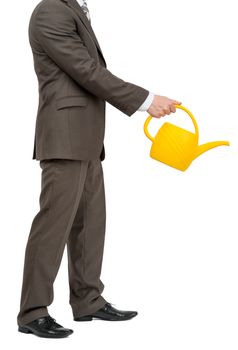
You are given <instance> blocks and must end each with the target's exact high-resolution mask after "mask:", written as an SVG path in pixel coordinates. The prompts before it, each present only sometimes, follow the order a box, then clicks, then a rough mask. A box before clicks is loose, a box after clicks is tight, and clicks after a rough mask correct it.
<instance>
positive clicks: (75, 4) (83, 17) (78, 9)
mask: <svg viewBox="0 0 238 350" xmlns="http://www.w3.org/2000/svg"><path fill="white" fill-rule="evenodd" d="M63 1H64V2H66V3H67V4H68V5H69V6H70V7H71V8H72V9H73V10H74V11H75V12H76V14H77V15H78V16H79V17H80V19H81V21H82V22H83V24H84V26H85V28H86V29H87V30H88V32H89V34H90V35H91V37H92V38H93V40H94V42H95V44H96V46H97V47H98V49H99V51H100V52H101V55H102V57H103V53H102V50H101V48H100V45H99V43H98V41H97V38H96V35H95V33H94V31H93V29H92V26H91V24H90V22H89V20H88V18H87V16H86V15H85V13H84V12H83V9H82V8H81V6H80V5H79V3H78V2H77V1H76V0H63ZM103 58H104V57H103Z"/></svg>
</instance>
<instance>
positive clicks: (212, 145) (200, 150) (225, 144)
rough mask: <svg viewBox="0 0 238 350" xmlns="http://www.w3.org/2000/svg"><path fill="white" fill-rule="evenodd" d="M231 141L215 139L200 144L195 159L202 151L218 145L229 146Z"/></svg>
mask: <svg viewBox="0 0 238 350" xmlns="http://www.w3.org/2000/svg"><path fill="white" fill-rule="evenodd" d="M229 145H230V143H229V142H228V141H213V142H207V143H204V144H203V145H200V146H198V147H197V150H196V153H195V156H194V159H195V158H197V157H198V156H200V155H201V154H202V153H204V152H206V151H208V150H210V149H212V148H214V147H217V146H229Z"/></svg>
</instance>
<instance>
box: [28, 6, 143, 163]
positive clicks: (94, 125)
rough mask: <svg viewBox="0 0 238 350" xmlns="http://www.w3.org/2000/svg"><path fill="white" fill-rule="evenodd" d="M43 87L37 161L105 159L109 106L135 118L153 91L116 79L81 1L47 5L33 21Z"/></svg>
mask: <svg viewBox="0 0 238 350" xmlns="http://www.w3.org/2000/svg"><path fill="white" fill-rule="evenodd" d="M29 41H30V45H31V49H32V53H33V59H34V68H35V72H36V75H37V78H38V83H39V105H38V111H37V117H36V124H35V140H34V151H33V157H32V158H33V159H37V160H41V159H49V158H68V159H82V160H91V159H95V158H98V157H99V156H100V159H101V160H103V159H104V158H105V149H104V143H103V141H104V133H105V103H106V101H107V102H109V103H110V104H111V105H113V106H114V107H116V108H117V109H119V110H120V111H122V112H123V113H125V114H126V115H128V116H131V115H132V114H133V113H134V112H135V111H136V110H137V109H138V108H139V107H140V105H141V104H142V103H143V102H144V100H145V99H146V97H147V96H148V94H149V91H148V90H146V89H144V88H142V87H140V86H138V85H135V84H132V83H129V82H126V81H124V80H122V79H120V78H118V77H117V76H115V75H113V74H112V73H111V72H110V71H109V70H108V69H107V68H106V61H105V58H104V57H103V53H102V50H101V48H100V46H99V43H98V40H97V38H96V36H95V33H94V31H93V29H92V26H91V24H90V22H89V21H88V19H87V17H86V15H85V13H84V12H83V10H82V8H81V6H80V5H79V4H78V2H77V1H76V0H42V1H41V2H40V3H38V5H37V6H36V7H35V8H34V10H33V12H32V15H31V18H30V22H29Z"/></svg>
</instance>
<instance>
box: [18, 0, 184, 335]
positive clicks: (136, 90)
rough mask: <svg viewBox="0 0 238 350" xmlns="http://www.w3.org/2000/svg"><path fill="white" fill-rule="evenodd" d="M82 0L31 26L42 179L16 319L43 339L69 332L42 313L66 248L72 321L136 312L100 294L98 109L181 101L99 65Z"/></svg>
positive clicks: (38, 17)
mask: <svg viewBox="0 0 238 350" xmlns="http://www.w3.org/2000/svg"><path fill="white" fill-rule="evenodd" d="M83 2H84V4H83V6H82V7H81V6H80V4H79V3H78V2H77V1H76V0H43V1H41V2H40V3H38V5H37V6H36V7H35V9H34V11H33V13H32V15H31V18H30V23H29V40H30V45H31V49H32V53H33V59H34V68H35V72H36V75H37V78H38V82H39V106H38V112H37V119H36V128H35V140H34V151H33V159H36V160H39V161H40V166H41V169H42V180H41V193H40V199H39V200H40V210H39V212H38V213H37V215H36V216H35V218H34V219H33V222H32V226H31V230H30V234H29V237H28V242H27V245H26V251H25V262H24V271H23V283H22V292H21V302H20V311H19V313H18V316H17V323H18V330H19V331H20V332H23V333H33V334H35V335H37V336H40V337H48V338H49V337H51V338H52V337H53V338H60V337H66V336H68V335H69V334H72V333H73V331H72V330H71V329H67V328H64V327H62V326H61V325H59V324H58V323H56V320H55V319H53V318H52V317H51V316H50V315H49V313H48V310H47V306H49V305H50V304H51V303H52V301H53V283H54V280H55V278H56V275H57V273H58V270H59V267H60V263H61V259H62V256H63V252H64V248H65V246H67V254H68V272H69V289H70V297H69V303H70V305H71V307H72V313H73V318H74V320H75V321H88V320H92V319H94V318H98V319H101V320H111V321H117V320H128V319H131V318H132V317H134V316H136V315H137V312H136V311H122V310H117V309H116V308H114V307H113V306H112V305H111V304H110V303H108V302H107V301H106V300H105V299H104V298H103V297H102V295H101V294H102V291H103V289H104V285H103V283H102V281H101V280H100V273H101V266H102V257H103V247H104V238H105V225H106V203H105V191H104V179H103V169H102V164H101V162H102V161H103V160H104V158H105V149H104V144H103V140H104V131H105V103H106V102H109V103H110V104H111V105H113V106H114V107H116V108H117V109H119V110H120V111H122V112H123V113H125V114H126V115H127V116H131V115H132V114H133V113H135V112H136V111H137V110H147V111H148V112H149V113H150V114H151V115H152V116H153V117H157V118H159V117H162V116H164V115H165V114H170V113H171V112H175V104H180V102H178V101H176V100H171V99H169V98H167V97H165V96H159V95H153V94H152V93H151V92H149V91H148V90H146V89H144V88H142V87H140V86H138V85H135V84H132V83H129V82H126V81H124V80H122V79H120V78H118V77H116V76H115V75H113V74H112V73H111V72H110V71H109V70H108V69H107V68H106V61H105V58H104V57H103V53H102V50H101V48H100V46H99V43H98V40H97V38H96V36H95V33H94V31H93V29H92V26H91V23H90V17H89V16H88V12H87V11H88V9H87V6H86V1H83ZM85 9H86V11H85ZM148 102H149V104H148ZM145 106H149V107H145ZM143 108H144V109H143Z"/></svg>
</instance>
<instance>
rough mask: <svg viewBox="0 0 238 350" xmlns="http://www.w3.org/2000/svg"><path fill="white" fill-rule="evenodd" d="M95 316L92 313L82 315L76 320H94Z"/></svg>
mask: <svg viewBox="0 0 238 350" xmlns="http://www.w3.org/2000/svg"><path fill="white" fill-rule="evenodd" d="M92 320H93V317H92V316H90V315H87V316H81V317H76V318H75V319H74V321H92Z"/></svg>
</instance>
